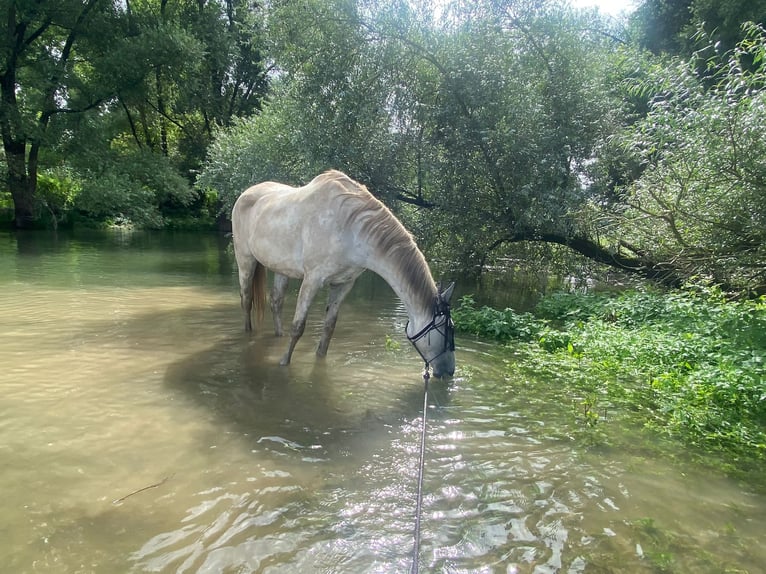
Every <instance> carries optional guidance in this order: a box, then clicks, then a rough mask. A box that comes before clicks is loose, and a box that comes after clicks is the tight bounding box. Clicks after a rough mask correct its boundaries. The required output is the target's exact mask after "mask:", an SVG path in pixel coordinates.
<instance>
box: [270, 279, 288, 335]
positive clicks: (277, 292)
mask: <svg viewBox="0 0 766 574" xmlns="http://www.w3.org/2000/svg"><path fill="white" fill-rule="evenodd" d="M287 282H288V278H287V276H286V275H282V274H280V273H275V274H274V284H273V285H272V287H271V315H272V316H273V317H274V334H275V335H276V336H277V337H281V336H282V335H283V332H282V304H283V303H284V302H285V293H286V292H287Z"/></svg>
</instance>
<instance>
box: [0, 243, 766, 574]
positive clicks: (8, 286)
mask: <svg viewBox="0 0 766 574" xmlns="http://www.w3.org/2000/svg"><path fill="white" fill-rule="evenodd" d="M296 290H297V285H293V286H292V287H291V294H292V301H294V297H295V292H296ZM322 308H323V305H321V304H319V303H318V302H317V304H315V305H314V309H313V310H312V312H311V314H310V317H309V325H308V327H307V330H306V334H305V335H304V338H303V339H302V340H301V341H300V342H299V344H298V347H297V349H296V352H295V354H294V356H293V363H292V364H291V365H290V366H289V367H279V366H278V361H279V357H280V356H281V354H282V353H283V352H284V350H285V346H286V343H287V341H286V340H285V339H277V338H275V337H274V336H273V334H272V333H271V331H270V328H269V327H268V321H267V322H266V323H264V325H263V326H262V327H261V328H260V329H258V330H257V331H256V333H255V334H253V335H250V334H246V333H245V332H244V331H243V324H242V316H241V313H240V309H239V296H238V291H237V284H236V269H235V265H234V261H233V255H232V254H231V251H230V247H229V246H228V242H227V240H226V239H225V238H222V237H217V236H214V235H193V234H151V233H109V234H107V233H91V234H84V235H82V234H81V235H79V236H74V237H72V236H68V235H64V234H59V235H53V234H51V233H30V234H23V235H14V234H8V233H5V234H0V365H1V367H2V368H0V468H1V469H2V471H1V472H0V492H2V493H3V496H2V497H0V571H2V572H8V573H13V574H22V573H33V572H35V573H36V572H46V573H47V572H55V573H104V574H106V573H108V574H114V573H122V572H126V573H129V572H135V573H138V572H185V573H186V572H188V573H192V572H193V573H219V572H220V573H224V572H226V573H234V572H237V573H247V572H260V573H270V574H271V573H290V572H295V573H311V572H323V573H397V572H407V571H408V569H409V566H410V562H411V550H412V544H413V528H414V521H415V517H414V509H415V498H416V481H417V468H416V467H417V462H418V448H419V429H420V420H421V418H420V413H421V409H422V401H423V394H422V393H423V383H422V378H421V370H422V369H421V364H420V360H419V359H418V357H417V355H416V353H415V351H414V350H413V349H412V348H411V347H410V345H409V343H408V342H407V340H406V338H405V337H404V333H403V330H404V325H405V323H406V314H405V312H404V309H403V307H402V305H401V304H400V302H399V301H398V300H397V298H396V297H395V295H394V294H393V292H392V291H391V289H390V288H389V287H388V286H387V285H386V284H385V283H384V282H382V281H381V280H380V279H378V278H377V277H375V276H374V275H372V274H366V275H364V276H363V277H362V278H360V280H359V282H358V284H357V286H356V287H355V289H354V291H353V292H352V294H351V295H350V296H349V298H348V299H347V301H346V303H345V304H344V307H343V308H342V309H341V314H340V319H339V321H338V326H337V329H336V332H335V336H334V339H333V341H332V343H331V345H330V351H329V354H328V356H327V357H326V359H324V360H317V359H316V357H315V355H314V348H315V345H316V343H317V341H318V337H319V329H320V319H321V315H320V313H321V311H322ZM291 312H292V309H291V308H290V300H288V302H287V303H286V318H287V317H288V316H289V313H291ZM267 319H268V317H267ZM457 346H458V350H457V364H458V370H457V372H456V376H455V378H454V379H453V380H451V381H438V380H434V381H432V384H431V389H430V407H429V415H428V418H429V427H428V437H427V451H426V470H425V476H424V499H423V515H422V524H421V537H422V542H421V552H420V566H421V571H422V572H443V573H469V572H471V573H495V572H502V573H535V574H545V573H558V572H562V573H564V572H566V573H581V572H582V573H588V572H598V573H604V572H615V573H617V572H637V573H653V572H679V573H685V572H688V573H700V572H702V573H704V572H710V573H721V572H750V573H756V572H763V565H764V564H766V545H764V543H763V541H764V539H766V493H764V492H762V491H760V490H758V488H756V487H754V486H751V485H749V484H748V481H747V480H746V479H742V478H741V477H740V479H738V480H733V479H730V478H727V477H726V476H724V475H722V474H720V475H719V474H716V473H715V472H713V471H711V470H709V469H706V468H701V467H698V466H696V465H695V463H694V462H692V461H691V460H690V458H689V457H686V456H684V453H683V451H682V450H681V449H680V448H678V450H677V452H673V451H672V450H670V449H668V448H665V449H664V450H663V451H662V452H663V453H664V454H663V455H662V456H657V455H656V454H655V453H656V452H657V451H655V450H653V449H651V448H648V447H649V445H647V444H645V443H642V441H646V440H647V438H646V437H647V436H649V435H646V434H645V433H636V435H635V440H634V441H633V442H631V441H625V440H623V441H620V444H621V445H625V444H629V445H632V447H631V448H625V447H624V446H622V447H620V448H611V449H610V448H608V447H600V448H589V447H588V446H587V445H583V444H581V442H578V441H577V440H575V439H572V438H571V434H572V433H569V432H567V429H566V428H562V425H565V424H566V423H565V422H563V421H566V420H569V418H567V417H564V416H562V413H563V412H564V411H563V409H567V408H570V407H569V406H567V405H563V404H561V403H557V402H552V401H546V400H544V398H545V395H543V394H542V391H541V390H540V389H541V388H543V387H546V388H547V387H549V386H550V381H546V383H547V384H546V385H542V384H539V383H541V382H542V381H536V380H526V379H524V380H521V379H520V377H522V375H521V374H517V373H520V372H521V371H517V370H516V369H514V365H513V358H512V355H511V354H510V353H508V352H507V351H505V350H503V349H501V348H499V347H497V346H494V345H491V344H488V343H484V342H481V341H476V340H473V339H471V338H460V337H458V340H457ZM525 376H527V377H528V375H525ZM608 432H612V433H629V432H631V431H630V429H620V428H617V426H616V425H614V428H609V429H608Z"/></svg>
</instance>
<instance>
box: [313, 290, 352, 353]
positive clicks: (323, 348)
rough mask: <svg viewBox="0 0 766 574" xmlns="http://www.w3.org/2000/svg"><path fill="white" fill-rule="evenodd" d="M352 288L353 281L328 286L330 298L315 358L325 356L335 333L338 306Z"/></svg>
mask: <svg viewBox="0 0 766 574" xmlns="http://www.w3.org/2000/svg"><path fill="white" fill-rule="evenodd" d="M353 286H354V280H353V279H352V280H351V281H349V282H348V283H341V284H338V285H331V286H330V296H329V298H328V300H327V312H326V314H325V318H324V330H323V331H322V338H321V339H320V340H319V347H317V357H324V356H325V355H327V348H328V347H329V346H330V339H331V338H332V334H333V333H334V332H335V323H336V322H337V321H338V311H339V310H340V304H341V303H343V299H345V298H346V295H348V293H349V291H351V288H352V287H353Z"/></svg>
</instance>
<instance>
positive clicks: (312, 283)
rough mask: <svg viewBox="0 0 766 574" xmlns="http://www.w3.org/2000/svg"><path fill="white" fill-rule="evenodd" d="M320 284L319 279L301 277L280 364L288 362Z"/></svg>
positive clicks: (287, 363) (304, 326)
mask: <svg viewBox="0 0 766 574" xmlns="http://www.w3.org/2000/svg"><path fill="white" fill-rule="evenodd" d="M321 286H322V282H321V280H318V279H315V278H311V277H309V276H306V277H304V278H303V283H302V284H301V288H300V291H298V304H297V305H296V306H295V316H294V317H293V324H292V326H291V327H290V345H289V346H288V347H287V353H285V354H284V356H283V357H282V360H281V361H279V364H280V365H282V366H285V365H289V364H290V359H291V358H292V356H293V351H294V350H295V345H296V343H297V342H298V339H300V338H301V335H303V330H304V329H305V328H306V316H307V315H308V312H309V307H310V306H311V302H312V301H313V300H314V297H316V294H317V292H318V291H319V288H320V287H321Z"/></svg>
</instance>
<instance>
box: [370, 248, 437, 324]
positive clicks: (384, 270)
mask: <svg viewBox="0 0 766 574" xmlns="http://www.w3.org/2000/svg"><path fill="white" fill-rule="evenodd" d="M365 267H367V269H369V270H370V271H373V272H375V273H377V274H378V275H380V276H381V277H382V278H383V279H385V281H386V283H388V284H389V285H390V286H391V289H393V290H394V293H396V295H397V296H398V297H399V299H401V301H402V303H403V304H404V307H405V309H407V315H408V316H409V319H410V323H411V324H412V327H413V328H414V329H415V330H420V329H421V328H422V327H423V326H425V325H426V324H427V323H428V322H429V321H431V319H432V318H433V301H434V298H435V297H436V284H435V283H434V281H433V278H432V277H431V272H430V270H429V269H428V266H427V265H425V263H424V264H423V268H422V269H418V270H417V273H414V274H413V273H410V274H407V273H403V272H402V266H401V259H399V258H394V257H383V258H370V260H369V261H368V262H367V264H366V265H365ZM424 285H426V286H428V289H427V292H424V288H423V286H424Z"/></svg>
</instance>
